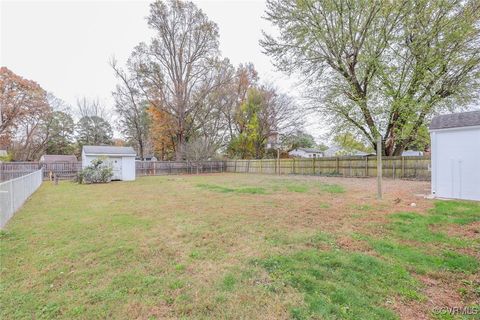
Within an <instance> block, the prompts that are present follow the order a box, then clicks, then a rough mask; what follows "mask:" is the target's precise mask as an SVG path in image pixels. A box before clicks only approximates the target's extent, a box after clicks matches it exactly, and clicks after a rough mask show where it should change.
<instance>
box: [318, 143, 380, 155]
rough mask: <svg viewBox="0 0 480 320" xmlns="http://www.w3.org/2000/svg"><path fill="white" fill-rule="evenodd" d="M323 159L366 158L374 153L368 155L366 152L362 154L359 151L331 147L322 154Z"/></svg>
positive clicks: (335, 146)
mask: <svg viewBox="0 0 480 320" xmlns="http://www.w3.org/2000/svg"><path fill="white" fill-rule="evenodd" d="M323 154H324V156H325V157H342V156H348V157H367V156H371V155H375V153H368V152H363V151H360V150H355V149H351V150H347V149H345V148H343V147H340V146H337V145H333V146H331V147H330V148H328V149H327V150H325V151H324V152H323Z"/></svg>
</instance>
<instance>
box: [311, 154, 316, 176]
mask: <svg viewBox="0 0 480 320" xmlns="http://www.w3.org/2000/svg"><path fill="white" fill-rule="evenodd" d="M315 159H316V157H315V158H313V163H312V167H313V168H312V169H313V172H312V174H313V175H315Z"/></svg>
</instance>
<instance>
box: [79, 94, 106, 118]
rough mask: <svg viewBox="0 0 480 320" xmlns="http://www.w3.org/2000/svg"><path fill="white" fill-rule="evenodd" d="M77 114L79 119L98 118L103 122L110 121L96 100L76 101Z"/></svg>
mask: <svg viewBox="0 0 480 320" xmlns="http://www.w3.org/2000/svg"><path fill="white" fill-rule="evenodd" d="M76 111H77V114H78V116H79V118H83V117H93V116H95V117H99V118H102V119H104V120H107V121H109V120H111V119H110V115H109V113H108V111H107V108H106V107H105V106H104V105H103V104H102V103H100V100H99V99H98V98H95V99H89V98H87V97H82V98H79V99H77V110H76Z"/></svg>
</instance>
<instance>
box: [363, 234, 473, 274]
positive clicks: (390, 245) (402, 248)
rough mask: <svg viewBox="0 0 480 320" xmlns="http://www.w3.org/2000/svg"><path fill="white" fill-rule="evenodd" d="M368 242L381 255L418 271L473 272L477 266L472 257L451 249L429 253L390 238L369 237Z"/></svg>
mask: <svg viewBox="0 0 480 320" xmlns="http://www.w3.org/2000/svg"><path fill="white" fill-rule="evenodd" d="M368 242H369V243H370V244H371V245H372V247H373V248H374V249H375V250H376V251H377V252H378V253H380V254H381V255H383V256H385V257H389V258H392V259H393V260H394V261H395V262H396V263H399V264H401V265H405V266H407V267H409V268H411V269H413V270H414V271H415V272H418V273H426V272H432V271H439V270H440V271H445V270H448V271H457V272H464V273H474V272H476V271H477V270H478V267H479V263H478V261H477V260H476V259H475V258H474V257H471V256H469V255H465V254H460V253H457V252H454V251H451V250H442V251H440V252H436V254H431V253H428V251H427V250H425V249H421V248H418V247H416V246H409V245H403V244H400V243H398V242H395V241H391V240H381V239H370V240H369V241H368ZM435 251H437V250H435Z"/></svg>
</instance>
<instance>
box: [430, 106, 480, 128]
mask: <svg viewBox="0 0 480 320" xmlns="http://www.w3.org/2000/svg"><path fill="white" fill-rule="evenodd" d="M471 126H480V110H478V111H470V112H460V113H452V114H446V115H442V116H435V117H433V119H432V123H431V124H430V130H438V129H447V128H460V127H471Z"/></svg>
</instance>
